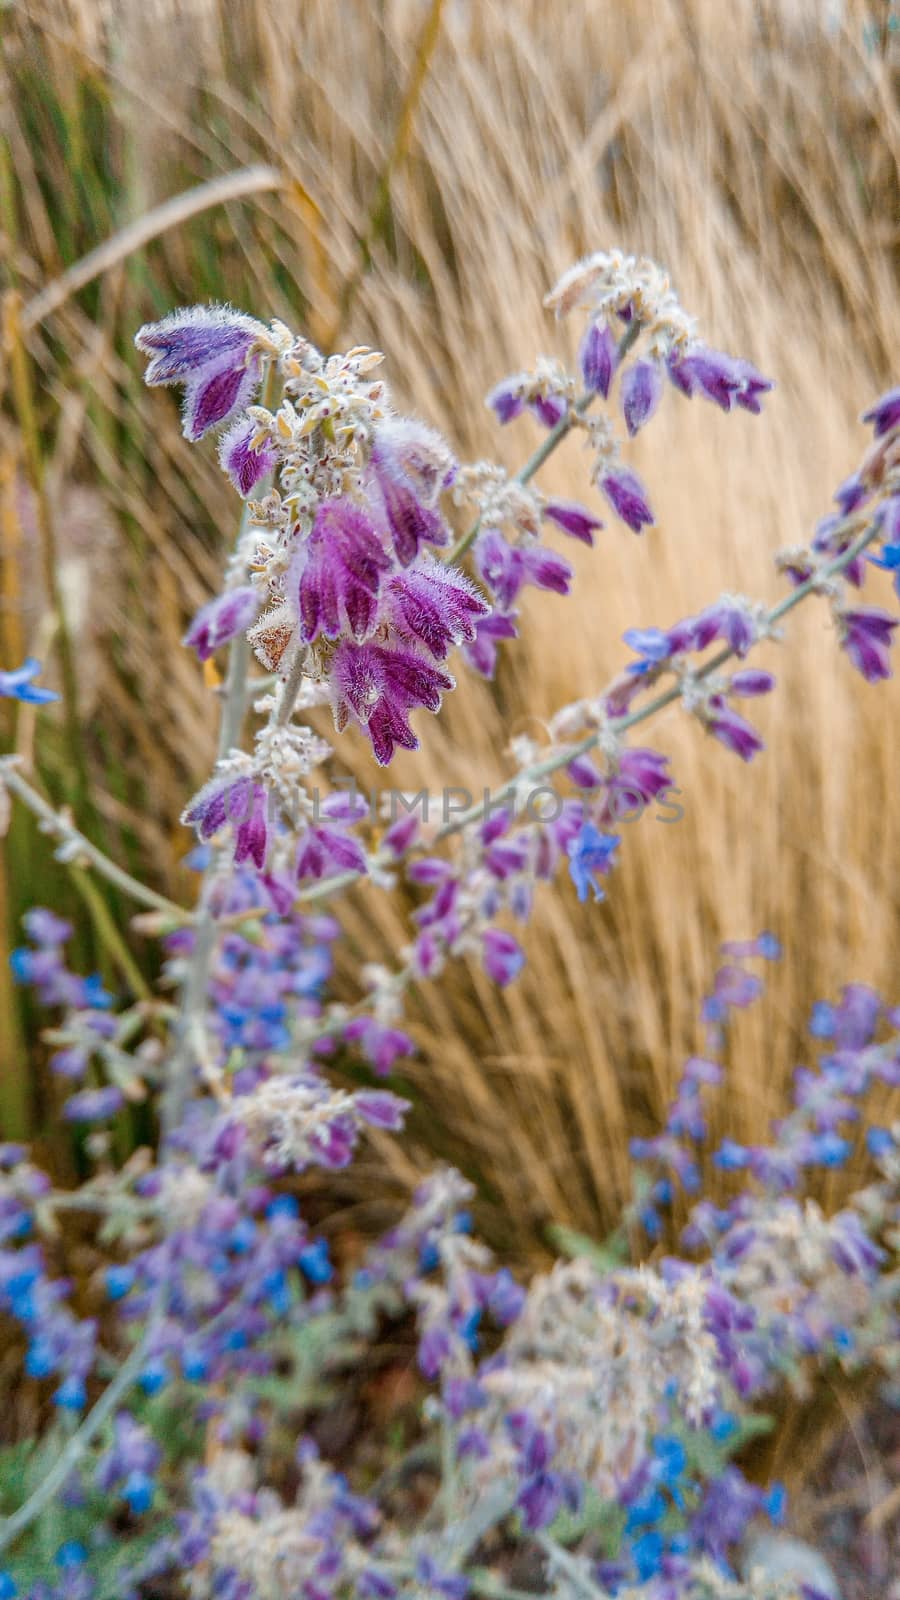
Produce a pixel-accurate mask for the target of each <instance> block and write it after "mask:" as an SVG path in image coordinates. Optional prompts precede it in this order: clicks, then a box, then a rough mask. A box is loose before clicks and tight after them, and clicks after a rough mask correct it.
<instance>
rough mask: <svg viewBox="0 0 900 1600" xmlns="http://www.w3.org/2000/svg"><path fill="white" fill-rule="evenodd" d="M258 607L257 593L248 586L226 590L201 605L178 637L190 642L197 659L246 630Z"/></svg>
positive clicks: (202, 659)
mask: <svg viewBox="0 0 900 1600" xmlns="http://www.w3.org/2000/svg"><path fill="white" fill-rule="evenodd" d="M258 610H259V593H258V591H257V590H256V589H252V588H251V587H250V586H249V585H244V586H243V587H241V588H239V589H226V591H225V593H224V594H220V595H216V597H215V599H214V600H209V601H207V603H206V605H205V606H201V608H200V610H199V611H198V612H197V615H196V616H195V618H194V620H193V622H192V623H191V625H190V627H189V628H188V630H187V633H186V634H185V636H184V639H183V640H182V643H183V644H186V645H191V646H192V647H193V649H195V650H196V652H197V655H198V656H199V657H200V660H201V661H208V660H209V658H210V656H212V655H214V654H215V652H216V651H217V650H218V649H219V648H220V646H222V645H223V644H228V643H229V641H230V640H231V639H235V638H236V637H237V635H238V634H239V633H246V632H247V629H248V628H249V627H250V626H251V624H252V623H253V620H254V618H255V617H256V614H257V612H258Z"/></svg>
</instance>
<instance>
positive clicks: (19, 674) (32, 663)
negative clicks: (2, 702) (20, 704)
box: [0, 656, 59, 706]
mask: <svg viewBox="0 0 900 1600" xmlns="http://www.w3.org/2000/svg"><path fill="white" fill-rule="evenodd" d="M42 671H43V668H42V666H41V663H40V662H39V661H36V660H35V658H34V656H29V657H28V659H27V660H26V661H23V663H22V665H21V667H14V668H13V670H12V672H0V696H2V697H3V698H4V699H6V700H24V701H25V702H26V703H27V704H28V705H32V706H46V705H49V704H50V702H51V700H58V699H59V695H58V694H54V693H53V690H52V689H39V688H38V686H37V684H36V683H33V682H32V679H33V678H36V677H37V676H38V674H39V673H40V672H42Z"/></svg>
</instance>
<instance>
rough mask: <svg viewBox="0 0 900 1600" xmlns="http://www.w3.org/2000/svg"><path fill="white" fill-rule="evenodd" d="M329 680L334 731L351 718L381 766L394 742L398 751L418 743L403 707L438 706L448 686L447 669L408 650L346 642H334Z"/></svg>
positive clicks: (450, 687)
mask: <svg viewBox="0 0 900 1600" xmlns="http://www.w3.org/2000/svg"><path fill="white" fill-rule="evenodd" d="M331 682H332V689H333V693H334V705H335V720H336V723H337V727H338V731H341V730H342V729H343V728H345V727H346V725H347V722H348V720H349V719H350V718H351V717H352V718H353V719H354V720H355V721H356V722H358V723H359V725H360V727H361V728H362V729H363V730H364V731H365V732H366V733H367V734H368V736H369V739H370V740H371V742H372V749H373V750H374V752H375V756H376V759H377V760H378V761H379V762H380V764H381V765H382V766H383V767H386V766H387V765H388V762H389V761H390V759H391V757H392V756H393V753H394V747H395V745H400V747H401V748H402V749H404V750H417V749H418V747H419V741H418V739H417V738H416V736H415V734H414V733H413V731H412V729H411V727H410V725H409V721H408V712H409V711H410V710H412V708H413V707H414V706H424V707H425V708H426V710H428V711H438V710H439V708H440V704H441V696H442V694H443V693H444V691H445V690H448V689H452V688H453V687H454V682H453V679H452V678H451V677H449V676H448V674H447V673H445V672H439V671H438V669H437V667H433V666H431V665H430V664H429V663H428V662H427V661H423V660H422V657H421V656H418V655H416V654H415V652H414V651H412V650H395V649H389V648H388V647H387V646H386V645H376V644H363V645H356V644H351V643H350V642H349V641H345V642H344V643H343V644H341V645H340V646H339V647H338V650H337V652H336V654H335V657H334V660H333V662H332V677H331Z"/></svg>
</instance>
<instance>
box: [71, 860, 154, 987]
mask: <svg viewBox="0 0 900 1600" xmlns="http://www.w3.org/2000/svg"><path fill="white" fill-rule="evenodd" d="M69 871H70V873H71V875H72V881H73V883H74V884H75V887H76V889H77V890H78V893H79V894H80V895H81V898H82V899H83V901H84V903H85V905H86V906H87V908H88V914H89V916H90V919H91V921H92V923H93V924H94V931H95V933H96V935H97V939H98V941H99V943H100V945H101V946H102V947H103V949H104V950H106V951H107V952H108V954H109V956H110V958H111V960H112V961H113V962H114V964H115V965H116V966H117V967H118V969H119V971H120V972H121V974H122V977H123V978H124V979H125V982H126V983H127V984H128V987H129V989H130V990H131V992H132V994H134V995H137V997H138V999H139V1000H150V999H152V998H153V996H152V992H151V989H150V986H149V984H148V983H147V980H146V979H145V977H144V976H143V973H142V972H141V970H140V968H139V967H138V965H137V963H136V961H135V959H134V956H133V955H132V954H131V951H130V950H129V948H128V946H127V944H126V943H125V940H124V939H123V938H122V935H121V933H120V932H119V930H118V928H117V927H116V924H115V920H114V918H113V917H112V915H111V913H110V909H109V906H108V905H107V904H106V901H105V900H104V898H103V896H102V894H100V892H99V890H98V888H97V885H96V884H95V883H94V881H93V879H92V878H91V876H90V873H88V872H87V871H86V870H85V868H84V867H79V866H76V865H75V863H74V862H72V863H70V866H69Z"/></svg>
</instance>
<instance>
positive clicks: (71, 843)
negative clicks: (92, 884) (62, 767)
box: [0, 756, 194, 927]
mask: <svg viewBox="0 0 900 1600" xmlns="http://www.w3.org/2000/svg"><path fill="white" fill-rule="evenodd" d="M18 760H19V758H18V756H2V757H0V786H3V787H5V788H7V789H8V790H9V792H10V794H14V795H15V796H16V798H17V799H19V800H21V801H22V803H23V805H26V806H27V807H28V809H29V811H31V812H33V813H34V815H35V816H36V817H37V818H38V819H39V821H40V823H41V829H42V832H44V833H49V834H50V835H51V836H52V837H53V838H55V839H59V840H60V841H61V844H62V853H61V854H60V855H59V856H58V859H59V860H61V861H62V862H63V863H64V864H65V865H66V866H67V867H72V866H74V867H78V866H80V865H81V863H82V862H83V861H85V860H87V861H89V862H90V863H91V865H92V866H94V867H96V869H97V871H98V872H99V873H100V875H101V876H102V877H104V878H106V879H107V880H108V882H109V883H114V884H115V885H116V888H118V889H121V890H122V892H123V893H124V894H127V895H129V896H130V898H131V899H132V900H138V901H140V903H141V905H145V906H150V907H152V909H153V910H154V911H162V912H164V913H165V915H166V916H167V917H170V918H171V919H172V920H173V921H174V922H175V923H176V924H177V925H178V926H179V927H180V926H182V925H183V924H185V923H190V922H193V921H194V916H193V913H192V912H190V911H187V910H185V909H184V907H183V906H179V905H176V904H175V901H174V900H167V899H166V897H165V895H163V894H157V893H156V890H155V889H149V888H148V887H147V885H146V884H144V883H141V882H140V880H139V879H138V878H133V877H132V876H131V873H130V872H126V871H125V869H124V867H120V866H118V864H117V863H116V862H115V861H113V860H111V859H110V857H109V856H108V855H105V854H104V852H103V851H102V850H101V849H100V848H99V846H98V845H95V844H93V843H92V841H91V840H90V839H88V838H87V837H86V836H85V835H84V834H83V833H82V832H81V831H80V830H79V829H78V828H76V827H75V824H74V823H73V822H72V821H71V820H70V819H69V817H68V816H67V815H66V813H65V812H62V811H54V809H53V807H52V806H51V805H50V804H49V803H48V801H46V800H45V799H44V797H43V795H41V794H38V791H37V789H34V788H32V786H31V784H30V783H29V782H28V781H27V779H25V778H23V777H22V774H21V772H19V771H18V768H17V762H18Z"/></svg>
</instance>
